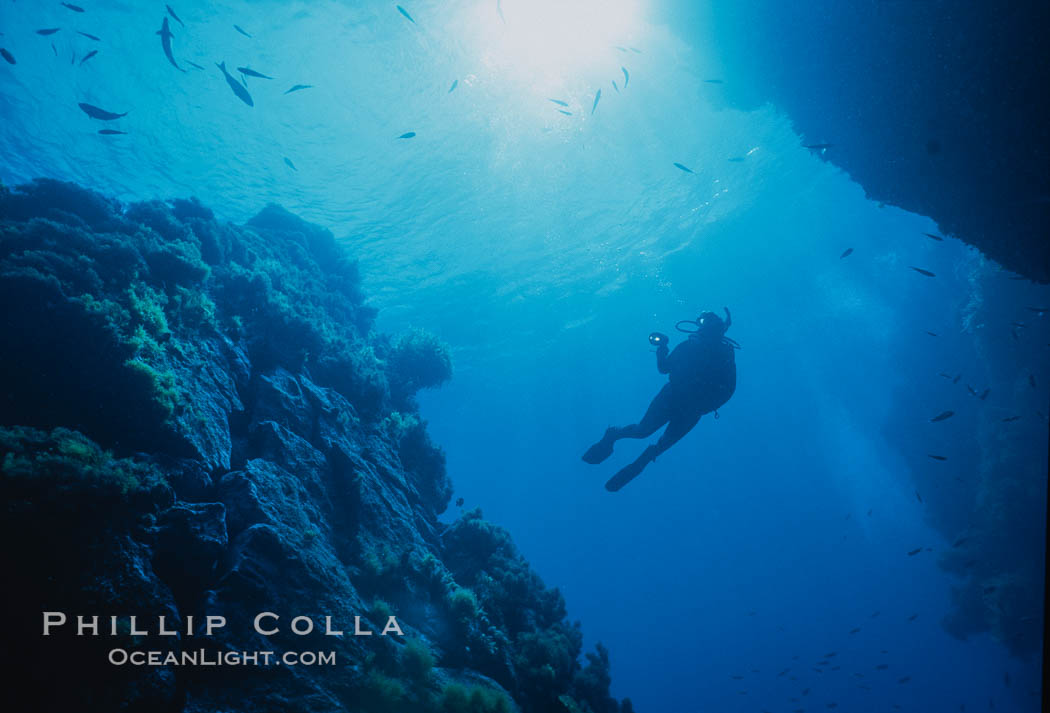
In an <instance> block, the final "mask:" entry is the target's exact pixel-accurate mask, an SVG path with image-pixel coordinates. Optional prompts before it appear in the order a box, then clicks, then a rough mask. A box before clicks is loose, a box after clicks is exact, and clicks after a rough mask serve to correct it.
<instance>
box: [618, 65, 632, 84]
mask: <svg viewBox="0 0 1050 713" xmlns="http://www.w3.org/2000/svg"><path fill="white" fill-rule="evenodd" d="M620 71H621V72H623V88H624V89H626V88H627V83H628V82H630V81H631V75H629V74H628V73H627V68H626V67H620Z"/></svg>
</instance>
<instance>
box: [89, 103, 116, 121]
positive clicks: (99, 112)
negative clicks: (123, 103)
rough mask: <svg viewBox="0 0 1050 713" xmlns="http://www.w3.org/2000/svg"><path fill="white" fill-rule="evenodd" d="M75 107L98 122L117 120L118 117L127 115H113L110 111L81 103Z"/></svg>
mask: <svg viewBox="0 0 1050 713" xmlns="http://www.w3.org/2000/svg"><path fill="white" fill-rule="evenodd" d="M77 106H79V107H80V109H81V110H82V111H83V112H84V113H85V114H87V115H88V116H90V117H91V118H92V119H98V120H100V121H113V120H114V119H119V118H120V117H122V116H127V114H128V113H127V112H124V113H123V114H114V113H113V112H111V111H106V110H105V109H99V108H98V107H97V106H93V105H91V104H85V103H83V102H81V103H80V104H77Z"/></svg>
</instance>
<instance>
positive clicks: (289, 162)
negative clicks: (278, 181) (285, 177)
mask: <svg viewBox="0 0 1050 713" xmlns="http://www.w3.org/2000/svg"><path fill="white" fill-rule="evenodd" d="M284 165H285V166H287V167H288V168H290V169H292V170H293V171H296V172H298V171H299V169H298V168H296V167H295V164H294V163H292V159H290V158H288V157H287V156H285V157H284Z"/></svg>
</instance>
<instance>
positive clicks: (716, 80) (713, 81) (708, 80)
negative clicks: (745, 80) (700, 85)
mask: <svg viewBox="0 0 1050 713" xmlns="http://www.w3.org/2000/svg"><path fill="white" fill-rule="evenodd" d="M704 82H705V83H707V84H725V82H723V81H722V80H721V79H705V80H704Z"/></svg>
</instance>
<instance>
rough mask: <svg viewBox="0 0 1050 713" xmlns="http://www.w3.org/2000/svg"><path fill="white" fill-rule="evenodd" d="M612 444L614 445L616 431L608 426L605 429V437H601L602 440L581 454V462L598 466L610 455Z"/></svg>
mask: <svg viewBox="0 0 1050 713" xmlns="http://www.w3.org/2000/svg"><path fill="white" fill-rule="evenodd" d="M614 443H616V429H615V428H613V427H612V426H609V427H608V428H607V429H605V435H604V436H602V440H600V441H598V442H597V443H595V444H594V445H593V446H591V447H590V448H588V449H587V452H586V453H584V454H583V462H584V463H590V464H591V465H598V464H599V463H601V462H602V461H603V460H605V459H606V458H608V457H609V456H611V455H612V452H613V444H614Z"/></svg>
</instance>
